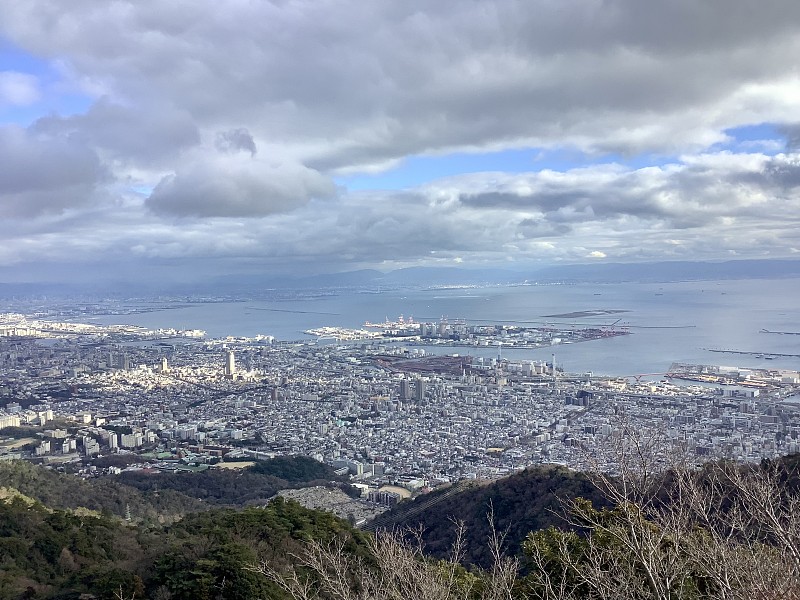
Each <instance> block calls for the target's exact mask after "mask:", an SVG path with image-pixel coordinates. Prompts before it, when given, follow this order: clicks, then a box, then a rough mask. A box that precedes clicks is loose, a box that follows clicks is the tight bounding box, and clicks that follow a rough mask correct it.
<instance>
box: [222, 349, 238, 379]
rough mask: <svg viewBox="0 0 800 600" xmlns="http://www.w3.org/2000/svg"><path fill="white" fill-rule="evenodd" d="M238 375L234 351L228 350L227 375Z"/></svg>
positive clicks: (226, 360) (226, 357)
mask: <svg viewBox="0 0 800 600" xmlns="http://www.w3.org/2000/svg"><path fill="white" fill-rule="evenodd" d="M235 374H236V360H235V359H234V358H233V350H228V353H227V354H226V355H225V375H226V376H227V377H233V376H234V375H235Z"/></svg>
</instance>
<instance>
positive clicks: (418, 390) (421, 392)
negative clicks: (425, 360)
mask: <svg viewBox="0 0 800 600" xmlns="http://www.w3.org/2000/svg"><path fill="white" fill-rule="evenodd" d="M414 392H415V394H414V400H416V401H417V404H422V403H423V402H424V401H425V380H423V379H417V381H416V385H415V390H414Z"/></svg>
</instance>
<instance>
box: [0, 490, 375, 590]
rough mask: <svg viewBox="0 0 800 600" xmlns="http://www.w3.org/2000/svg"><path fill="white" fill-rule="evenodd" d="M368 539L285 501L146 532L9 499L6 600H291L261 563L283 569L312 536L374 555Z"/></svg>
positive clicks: (1, 519) (0, 523) (0, 542)
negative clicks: (258, 570)
mask: <svg viewBox="0 0 800 600" xmlns="http://www.w3.org/2000/svg"><path fill="white" fill-rule="evenodd" d="M363 536H364V534H361V533H360V532H358V531H355V530H352V529H351V528H350V527H349V525H348V524H347V522H346V521H342V520H340V519H337V518H336V517H334V516H333V515H330V514H328V513H322V512H316V511H311V510H307V509H304V508H302V507H301V506H300V505H298V504H296V503H294V502H291V501H284V500H283V499H282V498H278V499H276V500H275V501H273V502H272V503H270V505H269V506H267V507H266V508H249V509H244V510H240V511H234V510H230V509H226V510H213V511H207V512H202V513H195V514H192V515H189V516H187V517H186V518H185V519H183V520H182V521H180V522H178V523H175V524H173V525H171V526H169V527H157V528H146V527H142V526H136V525H132V524H129V523H124V522H122V521H120V520H119V519H115V518H110V517H106V516H102V515H87V514H85V513H81V512H78V513H74V512H67V511H62V510H53V509H51V508H49V507H45V506H44V505H42V504H40V503H38V502H36V501H35V500H32V499H29V498H25V497H24V496H20V495H15V494H13V493H12V494H8V493H6V496H5V498H2V497H0V565H1V566H2V567H1V568H0V598H3V599H6V598H9V599H11V598H26V599H32V598H42V599H45V598H58V599H60V600H66V599H75V600H77V599H78V598H97V599H100V600H118V599H119V598H136V599H137V600H138V599H140V598H141V599H145V598H162V599H166V598H171V599H172V600H204V599H209V600H210V599H212V598H215V599H217V598H219V599H222V600H246V599H253V598H282V597H284V596H283V595H282V594H281V593H280V592H279V590H278V589H277V588H276V587H275V585H274V584H273V583H270V581H269V580H268V579H267V578H266V577H264V576H263V575H261V574H259V573H256V572H253V570H252V568H251V567H252V566H253V565H255V564H257V563H258V562H259V560H267V561H269V563H270V564H271V565H272V566H273V567H274V568H279V569H280V568H283V567H285V566H286V564H287V560H289V558H288V557H289V556H290V555H291V554H292V553H298V552H300V551H301V549H302V547H303V544H305V543H306V542H307V541H308V540H311V539H314V540H319V541H320V542H322V543H325V542H328V541H331V540H333V539H335V538H336V539H345V540H348V541H347V544H348V550H349V552H351V553H354V554H365V553H366V545H365V542H364V539H365V538H364V537H363Z"/></svg>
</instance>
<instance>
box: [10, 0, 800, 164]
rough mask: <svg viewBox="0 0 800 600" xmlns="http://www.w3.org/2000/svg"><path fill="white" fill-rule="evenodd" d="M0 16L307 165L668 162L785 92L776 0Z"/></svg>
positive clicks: (135, 94)
mask: <svg viewBox="0 0 800 600" xmlns="http://www.w3.org/2000/svg"><path fill="white" fill-rule="evenodd" d="M3 15H4V19H3V24H2V25H0V27H3V29H4V30H5V33H6V35H8V36H9V37H10V38H11V39H13V40H14V41H15V42H16V43H17V44H19V45H21V46H23V47H25V48H29V49H31V50H32V51H34V52H37V53H41V54H43V55H45V56H57V57H59V58H61V57H65V60H66V61H67V62H68V64H69V65H70V67H71V69H72V70H73V71H74V72H75V74H76V75H75V76H76V78H77V79H81V78H90V79H91V80H92V81H93V82H94V83H95V87H97V88H99V89H103V90H106V91H107V93H109V94H110V95H112V96H113V99H114V100H115V101H119V102H121V103H133V104H136V105H138V104H142V103H147V102H150V103H152V104H153V106H171V107H180V108H181V109H182V110H184V111H185V112H186V113H188V114H189V115H191V117H192V118H193V119H194V120H195V122H196V123H197V125H198V127H199V128H200V129H201V130H203V131H208V132H215V131H225V130H230V129H231V128H232V127H244V128H246V129H247V130H248V131H249V132H250V133H251V134H252V136H253V137H254V139H257V140H262V139H263V140H266V139H269V140H272V141H274V143H275V144H276V145H280V146H282V147H283V148H285V149H286V151H287V152H288V153H290V154H291V155H292V156H293V157H294V158H295V159H296V160H298V161H299V162H302V163H303V164H306V165H309V166H311V167H314V168H316V169H318V170H323V171H326V170H334V169H352V168H353V167H359V168H368V167H369V166H371V165H379V164H385V163H387V162H389V161H391V160H393V159H398V158H401V157H403V156H406V155H408V154H420V153H431V152H441V151H443V150H452V149H462V150H471V149H472V150H474V149H478V148H483V149H486V148H497V147H498V146H500V147H509V146H515V145H516V146H525V145H536V146H544V147H552V146H562V145H565V144H566V145H569V146H573V147H579V148H583V149H586V150H589V151H593V152H612V151H613V152H621V153H625V154H631V153H638V152H642V151H645V152H652V151H657V152H668V153H674V152H683V151H686V150H689V149H697V148H705V147H707V146H708V145H709V144H711V143H713V142H715V141H720V140H722V139H724V134H723V133H722V132H723V130H725V129H727V128H730V127H734V126H736V125H739V124H747V123H753V122H783V121H785V120H787V119H791V118H793V115H794V114H795V99H796V97H797V94H798V92H800V82H798V81H797V78H796V77H795V76H794V74H793V73H794V71H793V69H794V62H793V59H792V57H793V56H796V55H797V54H798V53H800V38H799V37H798V36H797V35H796V32H797V23H798V22H799V21H800V8H798V6H797V3H796V2H792V1H791V0H783V1H775V2H770V3H769V4H768V5H767V6H763V7H760V8H759V10H758V11H754V10H753V9H752V5H751V4H750V3H749V2H747V1H746V0H712V1H710V2H704V3H702V6H697V5H696V4H693V3H690V2H670V3H666V4H664V5H660V6H658V7H649V8H648V9H647V10H644V9H643V8H642V6H641V3H640V2H639V1H638V0H611V1H609V2H589V3H586V2H578V1H577V0H567V1H566V2H559V3H552V2H529V3H519V2H516V1H514V0H495V1H493V2H461V1H459V0H445V1H443V2H439V3H437V4H436V5H435V6H433V5H430V4H421V3H416V2H410V3H401V4H397V3H374V4H373V5H371V6H370V7H369V8H365V7H364V5H363V2H358V1H356V0H344V1H339V2H306V1H302V0H291V1H289V2H281V3H268V2H263V3H245V2H237V3H233V4H230V5H226V6H224V7H221V6H219V5H215V4H213V3H183V2H175V3H170V4H169V5H164V4H163V3H161V2H155V1H153V0H150V1H142V2H135V3H134V2H118V3H110V4H109V3H104V4H97V3H93V2H88V1H85V0H84V1H76V2H70V3H69V5H64V4H63V3H57V2H52V1H51V0H30V1H28V2H11V1H8V0H7V1H6V2H5V3H4V6H3Z"/></svg>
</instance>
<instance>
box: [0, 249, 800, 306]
mask: <svg viewBox="0 0 800 600" xmlns="http://www.w3.org/2000/svg"><path fill="white" fill-rule="evenodd" d="M794 277H800V260H773V259H765V260H730V261H723V262H694V261H662V262H649V263H592V264H573V265H559V266H549V267H538V268H537V267H533V268H527V269H525V268H517V269H499V268H483V269H470V268H460V267H409V268H405V269H396V270H394V271H389V272H385V273H384V272H382V271H378V270H375V269H362V270H357V271H347V272H342V273H326V274H319V275H296V276H289V275H279V276H276V275H271V274H266V273H265V274H256V275H242V274H237V275H226V276H221V277H216V278H211V279H206V280H204V281H202V282H198V283H194V284H184V283H182V284H170V283H157V282H148V283H143V282H139V281H137V282H132V281H116V282H113V281H109V282H96V283H95V284H93V285H92V286H86V285H81V284H69V283H55V282H43V283H0V297H5V298H9V297H13V296H36V295H40V296H41V295H66V294H92V295H100V294H112V295H117V296H120V295H122V296H131V295H135V296H138V297H146V296H148V295H155V294H209V295H235V294H248V293H255V292H260V291H264V290H269V289H284V290H314V289H319V290H330V289H372V290H381V289H397V288H415V287H416V288H418V287H431V286H458V285H513V284H522V283H542V284H552V283H619V282H654V283H655V282H658V283H664V282H670V281H691V280H695V281H701V280H723V279H775V278H794Z"/></svg>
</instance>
